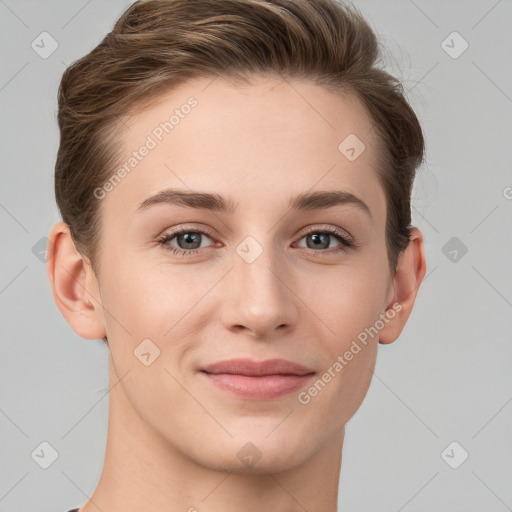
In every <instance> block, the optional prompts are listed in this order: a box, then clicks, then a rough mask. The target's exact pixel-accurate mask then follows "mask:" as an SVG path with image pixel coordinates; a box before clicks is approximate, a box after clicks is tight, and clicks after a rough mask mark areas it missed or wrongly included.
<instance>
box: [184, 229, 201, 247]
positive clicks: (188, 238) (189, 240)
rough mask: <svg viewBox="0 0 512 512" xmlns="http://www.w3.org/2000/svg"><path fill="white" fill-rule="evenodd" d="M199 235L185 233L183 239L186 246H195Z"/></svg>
mask: <svg viewBox="0 0 512 512" xmlns="http://www.w3.org/2000/svg"><path fill="white" fill-rule="evenodd" d="M198 235H199V233H185V234H183V238H184V239H185V244H194V243H196V242H197V237H198ZM194 248H195V247H194ZM188 249H190V247H188Z"/></svg>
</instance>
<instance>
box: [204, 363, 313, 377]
mask: <svg viewBox="0 0 512 512" xmlns="http://www.w3.org/2000/svg"><path fill="white" fill-rule="evenodd" d="M202 371H204V372H206V373H229V374H232V375H247V376H249V377H252V376H264V375H307V374H308V373H314V370H312V369H310V368H307V367H306V366H303V365H301V364H298V363H294V362H292V361H287V360H286V359H267V360H266V361H254V360H252V359H228V360H225V361H219V362H217V363H213V364H210V365H208V366H205V367H204V368H202Z"/></svg>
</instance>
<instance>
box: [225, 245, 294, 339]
mask: <svg viewBox="0 0 512 512" xmlns="http://www.w3.org/2000/svg"><path fill="white" fill-rule="evenodd" d="M252 250H254V247H253V248H252ZM240 254H242V255H243V252H240ZM233 256H234V257H233V268H232V270H231V272H229V276H228V279H227V282H226V283H225V290H223V291H225V293H226V295H225V296H226V297H229V299H227V300H223V301H222V307H223V311H222V315H221V316H222V321H223V323H224V326H225V327H226V328H227V329H228V330H231V331H246V332H247V334H249V335H251V336H252V337H255V338H259V339H269V338H271V337H272V336H275V335H276V334H277V332H276V331H282V332H285V331H290V330H291V329H293V328H294V326H295V325H296V323H297V319H298V318H299V311H298V302H300V300H299V299H298V297H297V296H296V295H295V293H294V291H293V288H294V286H293V282H292V281H293V280H292V278H291V275H290V272H289V270H287V269H286V268H285V267H286V264H285V261H284V258H282V257H281V258H279V256H278V255H277V254H276V253H275V251H272V250H271V249H268V248H264V249H263V251H262V252H261V254H260V255H259V256H258V257H257V258H256V259H255V260H254V261H251V260H250V259H244V257H242V256H240V255H239V254H238V253H235V254H234V255H233Z"/></svg>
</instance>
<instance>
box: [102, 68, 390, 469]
mask: <svg viewBox="0 0 512 512" xmlns="http://www.w3.org/2000/svg"><path fill="white" fill-rule="evenodd" d="M190 98H193V99H190ZM187 105H188V106H187ZM173 113H174V114H173ZM171 115H174V117H173V118H171ZM170 119H171V120H170ZM169 120H170V121H169ZM166 122H167V123H168V124H167V125H166V124H165V123H166ZM126 125H127V128H126V129H124V130H123V131H122V132H120V135H119V136H120V137H121V140H122V142H123V145H124V148H125V151H126V158H125V161H124V162H123V164H124V163H127V166H126V167H125V171H126V170H127V169H129V170H128V171H126V172H125V173H123V172H121V173H119V175H118V176H119V177H120V178H121V179H120V180H117V182H115V185H113V184H112V183H111V184H110V185H106V186H105V187H104V188H103V189H102V191H98V197H100V199H98V201H99V202H100V207H101V215H102V219H103V231H102V240H101V245H100V258H99V269H100V272H99V274H100V278H99V285H100V287H99V290H100V294H101V303H102V305H103V309H102V310H101V311H102V313H101V314H102V315H103V316H104V318H103V321H104V325H105V328H106V333H107V337H108V345H109V349H110V353H111V356H112V361H113V363H114V364H113V366H112V368H113V370H112V371H114V372H115V373H117V377H118V378H121V377H123V376H124V378H122V380H121V383H120V384H119V385H120V386H122V389H123V392H124V393H125V395H126V398H127V404H128V403H129V406H130V407H132V408H133V409H134V410H135V411H136V412H137V414H138V416H139V417H140V418H141V419H142V421H143V423H144V424H145V425H146V426H147V428H148V429H149V430H150V431H152V432H154V433H155V434H156V435H158V436H161V438H162V439H164V440H165V442H166V443H167V445H168V446H169V447H171V448H172V449H174V450H177V451H179V452H180V453H182V454H184V456H186V457H188V458H190V459H193V460H194V461H195V462H197V463H199V464H202V465H204V466H208V467H212V468H219V469H220V468H222V469H223V470H229V471H235V472H237V471H238V472H240V471H244V466H243V464H241V460H242V458H243V456H244V455H249V456H251V455H252V456H253V457H256V458H258V457H259V455H258V454H261V459H260V460H259V462H258V464H257V465H255V466H254V468H252V470H253V471H277V470H278V469H279V470H284V469H286V468H291V467H293V466H295V465H297V464H299V463H300V462H302V461H304V460H306V459H308V458H309V457H312V456H313V455H314V454H315V453H317V452H319V451H320V449H321V448H322V447H324V446H326V445H327V443H329V442H332V441H333V440H334V439H335V438H336V437H339V436H340V433H341V432H342V431H343V426H344V425H345V423H346V422H347V421H348V420H349V418H350V417H351V416H352V415H353V414H354V412H355V411H356V410H357V408H358V407H359V405H360V404H361V402H362V400H363V398H364V396H365V394H366V392H367V390H368V386H369V383H370V380H371V375H372V373H371V370H372V369H373V367H374V364H375V358H376V350H377V345H378V335H375V334H374V332H375V328H374V330H373V331H371V333H370V335H368V332H369V331H368V329H369V328H370V327H372V326H375V325H376V322H377V324H378V323H379V322H378V321H379V318H380V319H382V313H383V312H384V311H385V309H386V307H387V306H388V304H389V301H390V299H392V298H393V292H392V284H391V283H392V281H391V276H390V275H389V268H388V260H387V254H386V247H385V220H386V200H385V196H384V191H383V189H382V187H381V185H380V183H379V181H378V178H377V175H376V172H375V168H376V164H377V161H378V156H377V148H376V144H377V139H376V136H375V134H374V132H373V131H372V129H371V122H370V121H369V118H368V116H367V114H366V113H365V111H364V109H363V107H362V105H361V104H360V103H358V101H357V100H356V99H355V98H353V97H351V96H338V95H334V94H332V93H330V92H328V91H326V90H325V89H323V88H322V87H320V86H317V85H312V84H309V83H306V82H303V81H298V80H293V81H288V82H287V81H281V80H277V79H276V80H271V79H269V78H258V79H255V81H254V83H253V84H252V85H247V86H243V87H241V86H233V85H230V84H229V83H228V82H225V81H223V80H221V79H216V80H214V81H212V80H211V79H201V80H197V81H194V82H189V83H187V84H183V85H182V86H180V87H179V88H177V89H175V90H173V91H172V92H170V93H169V94H167V95H166V96H163V97H162V98H160V99H159V101H158V103H156V104H154V105H152V106H151V107H150V108H149V109H146V110H145V111H144V112H143V113H140V114H137V115H136V116H134V117H131V118H128V119H126ZM351 134H352V135H351ZM354 134H355V136H356V137H357V139H354ZM349 136H351V138H349V139H348V140H347V142H345V143H344V144H342V143H343V141H344V140H345V139H346V138H347V137H349ZM358 140H359V142H358ZM361 143H363V144H364V151H362V152H360V150H361V148H362V147H363V146H361ZM340 144H341V146H340ZM143 146H145V147H146V150H144V149H141V147H143ZM340 147H341V149H340ZM350 147H354V149H355V151H351V150H350ZM134 152H135V153H134ZM358 153H360V154H358ZM354 156H355V158H354ZM130 158H133V160H131V161H130ZM130 162H131V163H130ZM120 167H121V166H120ZM162 191H168V193H167V194H163V193H162ZM176 192H180V193H182V194H188V197H186V196H184V195H179V194H176ZM173 193H174V195H173ZM195 193H200V194H203V195H202V196H193V194H195ZM319 193H324V195H323V196H318V197H316V199H315V198H314V197H311V194H319ZM325 193H327V194H325ZM308 196H309V198H308ZM362 333H366V339H365V342H363V341H362V340H363V339H364V338H365V336H364V334H362ZM356 347H359V350H357V348H356ZM348 352H350V353H351V354H352V357H350V356H349V355H348ZM232 359H244V360H248V361H245V362H242V363H235V364H229V363H226V364H224V363H222V364H220V365H216V366H212V365H215V364H216V363H219V362H226V361H229V360H232ZM276 359H279V360H285V361H287V362H288V363H282V362H281V366H280V365H279V364H276V365H272V364H271V363H267V364H263V365H258V364H254V363H261V362H263V361H267V362H268V360H276ZM291 363H293V364H295V365H300V369H298V367H297V366H293V365H292V364H291ZM206 369H209V371H210V373H208V372H207V371H205V370H206ZM255 374H258V375H259V376H255ZM248 443H250V444H248ZM246 470H247V468H246Z"/></svg>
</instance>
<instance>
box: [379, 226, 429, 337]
mask: <svg viewBox="0 0 512 512" xmlns="http://www.w3.org/2000/svg"><path fill="white" fill-rule="evenodd" d="M409 240H410V241H409V244H408V245H407V247H406V248H405V249H404V250H403V251H402V253H401V254H400V256H399V259H398V264H397V269H396V273H395V275H394V277H393V283H392V284H393V288H394V297H393V299H392V300H391V303H390V304H388V306H387V308H388V309H387V312H390V313H392V314H389V321H388V322H387V323H386V324H385V326H384V328H383V329H382V330H381V331H380V333H379V343H382V344H387V343H392V342H393V341H395V340H396V339H397V338H398V336H400V333H401V332H402V330H403V328H404V327H405V324H406V323H407V320H408V318H409V315H410V314H411V312H412V308H413V306H414V302H415V300H416V295H417V293H418V289H419V287H420V285H421V282H422V281H423V278H424V277H425V272H426V260H425V249H424V246H423V235H422V234H421V231H420V230H419V229H417V228H412V229H411V232H410V237H409Z"/></svg>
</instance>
